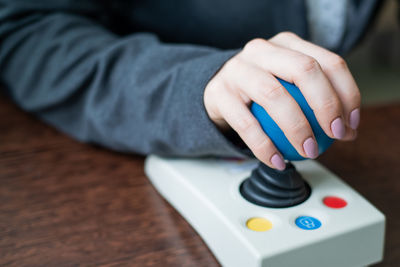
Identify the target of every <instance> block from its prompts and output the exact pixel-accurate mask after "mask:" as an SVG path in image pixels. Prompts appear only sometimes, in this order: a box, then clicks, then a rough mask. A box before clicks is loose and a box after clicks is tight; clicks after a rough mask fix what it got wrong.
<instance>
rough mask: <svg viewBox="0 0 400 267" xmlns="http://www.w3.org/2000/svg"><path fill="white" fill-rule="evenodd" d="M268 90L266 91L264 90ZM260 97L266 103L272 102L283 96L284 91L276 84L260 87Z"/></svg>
mask: <svg viewBox="0 0 400 267" xmlns="http://www.w3.org/2000/svg"><path fill="white" fill-rule="evenodd" d="M265 88H268V89H265ZM260 91H261V92H260V95H261V97H262V99H263V100H264V101H265V102H267V103H270V102H274V101H276V100H277V99H279V98H280V97H281V96H282V95H283V94H284V89H283V87H282V86H281V85H280V84H276V85H272V86H271V85H270V86H268V87H265V86H264V87H262V89H261V90H260Z"/></svg>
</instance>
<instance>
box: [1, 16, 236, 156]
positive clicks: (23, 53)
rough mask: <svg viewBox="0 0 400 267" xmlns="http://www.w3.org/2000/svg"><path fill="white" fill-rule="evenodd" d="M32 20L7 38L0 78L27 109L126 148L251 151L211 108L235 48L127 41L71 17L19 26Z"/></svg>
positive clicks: (140, 38)
mask: <svg viewBox="0 0 400 267" xmlns="http://www.w3.org/2000/svg"><path fill="white" fill-rule="evenodd" d="M30 18H31V21H30V22H29V23H26V25H24V24H23V23H22V24H20V25H19V26H18V27H16V28H15V29H14V30H12V31H10V30H9V29H10V28H8V30H7V31H3V32H2V33H3V34H2V36H1V37H2V47H1V50H0V51H1V52H0V53H1V56H0V66H1V69H2V71H1V80H2V82H3V83H4V84H5V85H6V88H8V92H9V94H10V95H11V96H12V97H13V99H14V100H15V101H16V102H17V103H18V104H19V105H20V106H21V107H22V108H23V109H25V110H27V111H30V112H33V113H35V114H36V115H37V116H38V117H40V118H41V119H43V120H45V121H47V122H49V123H50V124H52V125H54V126H55V127H57V128H58V129H60V130H62V131H64V132H66V133H68V134H70V135H72V136H74V137H75V138H77V139H79V140H82V141H85V142H93V143H97V144H101V145H103V146H106V147H109V148H112V149H115V150H119V151H129V152H136V153H143V154H147V153H157V154H167V155H185V156H198V155H208V154H212V155H232V156H240V155H242V154H241V153H240V152H239V151H238V150H237V148H236V147H234V146H233V145H232V144H230V143H229V141H227V140H226V139H225V138H224V137H223V136H222V135H221V133H220V132H219V131H218V130H217V129H216V128H215V126H214V124H213V123H212V122H211V121H210V120H209V118H208V116H207V114H206V112H205V110H204V106H203V90H204V88H205V86H206V84H207V82H208V81H209V79H210V78H211V77H212V76H213V75H214V73H215V72H216V71H217V70H218V69H219V68H220V67H221V66H222V65H223V63H224V62H225V61H226V60H227V59H229V58H230V57H231V56H232V55H233V54H235V51H225V52H223V51H219V50H216V49H212V48H206V47H200V46H191V45H167V44H162V43H160V42H159V41H158V40H157V38H156V37H155V36H153V35H150V34H132V35H130V36H126V37H119V36H116V35H114V34H113V33H111V32H109V31H107V30H106V29H104V28H103V27H101V26H100V25H98V24H97V23H96V22H94V21H92V20H90V19H87V18H85V17H82V16H76V15H71V14H69V13H64V12H53V13H47V14H44V15H40V16H39V17H38V15H37V14H30V15H25V16H24V17H21V18H19V21H21V20H22V19H23V20H26V21H29V19H30ZM13 22H15V20H13ZM8 27H9V26H8ZM3 29H4V28H3Z"/></svg>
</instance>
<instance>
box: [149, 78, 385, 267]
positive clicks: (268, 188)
mask: <svg viewBox="0 0 400 267" xmlns="http://www.w3.org/2000/svg"><path fill="white" fill-rule="evenodd" d="M278 80H279V79H278ZM279 81H280V82H281V83H282V85H283V86H284V87H285V88H286V89H287V90H288V92H289V93H290V94H291V95H292V97H293V98H294V99H295V100H296V101H297V103H298V104H299V106H300V108H301V109H302V111H303V113H304V115H305V116H306V117H307V119H308V121H309V122H310V125H311V128H312V130H313V132H314V136H315V138H316V141H317V143H318V148H319V154H321V153H323V152H324V151H325V150H326V149H327V148H328V147H329V146H330V145H331V144H332V142H333V140H332V139H331V138H329V137H328V136H327V135H326V134H325V133H324V131H323V130H322V129H321V127H320V125H319V123H318V122H317V119H316V118H315V115H314V113H313V111H312V110H311V108H310V107H309V106H308V104H307V102H306V100H305V98H304V97H303V95H302V94H301V93H300V90H299V89H298V88H297V87H296V86H295V85H293V84H290V83H287V82H285V81H282V80H279ZM251 111H252V113H253V114H254V116H255V117H256V118H257V120H258V121H259V123H260V125H261V126H262V128H263V130H264V131H265V132H266V134H267V135H268V136H269V137H270V138H271V140H272V142H273V143H274V144H275V146H276V147H277V148H278V150H279V151H280V152H281V153H282V155H283V157H284V158H285V159H286V160H292V161H295V160H302V159H304V158H303V157H301V156H300V155H299V154H298V153H297V152H296V150H295V149H294V147H293V146H292V145H291V144H290V142H289V141H288V139H287V138H286V137H285V135H284V133H283V132H282V131H281V129H280V128H279V126H278V125H277V124H276V123H275V122H274V121H273V120H272V118H271V117H270V116H269V115H268V114H267V112H266V111H265V110H264V109H263V108H262V107H261V106H259V105H258V104H256V103H253V104H252V106H251ZM257 165H258V167H257ZM145 172H146V174H147V176H148V177H149V179H150V181H151V182H152V184H153V185H154V186H155V188H156V189H157V190H158V191H159V192H160V194H161V195H162V196H164V198H165V199H166V200H167V201H168V202H169V203H170V204H171V205H172V206H173V207H174V208H175V209H176V210H177V211H178V212H179V213H180V214H181V215H182V216H183V217H184V218H185V219H186V220H187V221H188V222H189V223H190V224H191V226H193V228H194V229H195V230H196V231H197V232H198V234H199V235H200V236H201V237H202V238H203V240H204V241H205V243H206V244H207V246H208V247H209V248H210V250H211V251H212V252H213V253H214V255H215V256H216V258H217V259H218V261H219V262H220V263H221V264H222V265H223V266H229V267H241V266H248V267H266V266H269V267H271V266H272V267H273V266H275V267H279V266H310V267H317V266H321V265H323V266H327V267H328V266H329V267H331V266H332V267H333V266H366V265H370V264H373V263H376V262H379V261H380V260H382V257H383V245H384V233H385V216H384V215H383V214H382V213H381V212H380V211H379V210H377V209H376V208H375V207H374V206H372V205H371V204H370V203H369V202H368V201H366V200H365V199H364V198H363V197H362V196H360V195H359V194H358V193H357V192H355V191H354V190H353V189H352V188H350V187H349V186H348V185H347V184H346V183H344V182H343V181H341V180H340V179H339V178H338V177H336V176H335V175H334V174H332V173H331V172H329V171H328V170H327V169H325V168H324V167H322V166H321V165H320V164H318V163H317V162H315V161H313V160H306V161H298V162H293V163H290V162H288V163H287V164H286V169H285V170H283V171H279V170H276V169H272V168H270V167H268V166H267V165H264V164H262V163H259V162H258V161H256V160H246V161H240V160H239V161H232V160H229V159H215V158H202V159H179V158H163V157H158V156H154V155H151V156H149V157H148V158H147V159H146V163H145ZM360 244H362V246H360Z"/></svg>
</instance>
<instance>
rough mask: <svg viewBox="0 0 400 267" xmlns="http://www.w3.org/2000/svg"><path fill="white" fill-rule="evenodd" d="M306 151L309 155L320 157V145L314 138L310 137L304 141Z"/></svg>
mask: <svg viewBox="0 0 400 267" xmlns="http://www.w3.org/2000/svg"><path fill="white" fill-rule="evenodd" d="M303 148H304V152H306V155H307V157H309V158H312V159H315V158H316V157H318V145H317V143H316V142H315V140H314V138H312V137H309V138H308V139H307V140H306V141H304V143H303Z"/></svg>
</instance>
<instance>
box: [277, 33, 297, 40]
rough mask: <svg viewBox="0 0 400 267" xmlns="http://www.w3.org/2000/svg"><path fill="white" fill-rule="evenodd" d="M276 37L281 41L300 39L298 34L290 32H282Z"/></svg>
mask: <svg viewBox="0 0 400 267" xmlns="http://www.w3.org/2000/svg"><path fill="white" fill-rule="evenodd" d="M275 37H276V38H277V39H281V40H291V39H298V38H300V37H299V36H298V35H297V34H295V33H293V32H289V31H284V32H280V33H278V34H277V35H275Z"/></svg>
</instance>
